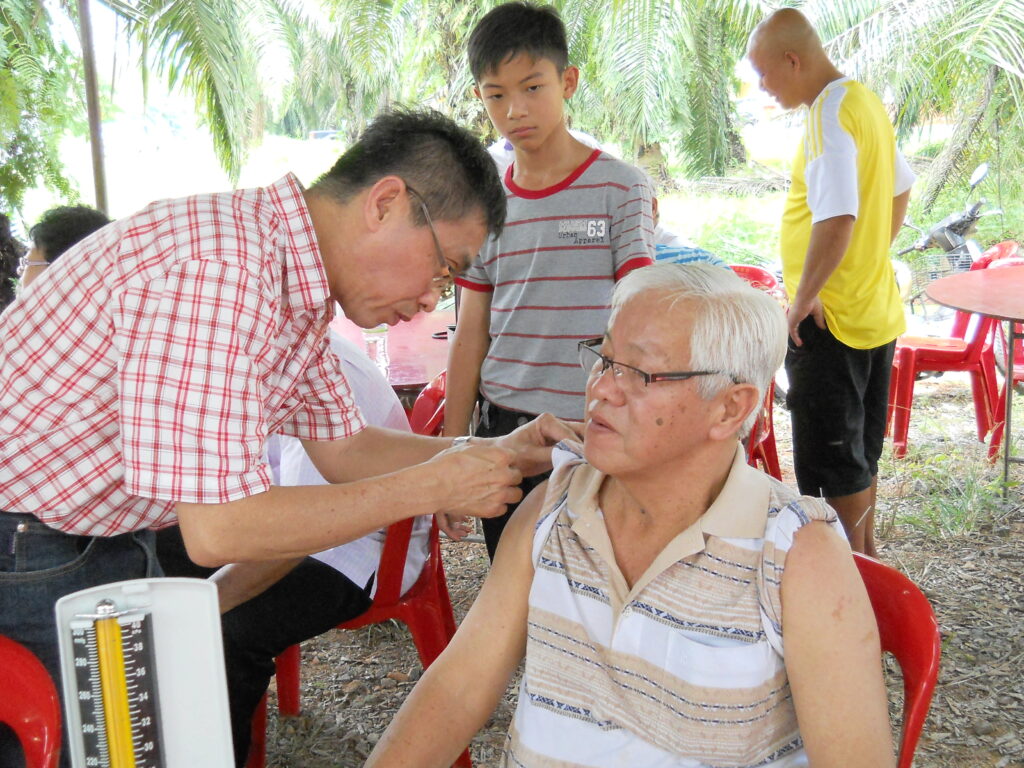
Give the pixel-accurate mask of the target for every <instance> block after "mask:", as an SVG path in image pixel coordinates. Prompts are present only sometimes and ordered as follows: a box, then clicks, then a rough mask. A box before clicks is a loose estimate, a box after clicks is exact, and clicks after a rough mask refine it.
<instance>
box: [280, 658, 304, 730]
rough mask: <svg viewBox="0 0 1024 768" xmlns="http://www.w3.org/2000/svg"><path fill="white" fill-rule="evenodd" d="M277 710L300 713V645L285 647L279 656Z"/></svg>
mask: <svg viewBox="0 0 1024 768" xmlns="http://www.w3.org/2000/svg"><path fill="white" fill-rule="evenodd" d="M276 667H277V673H276V674H277V711H278V712H280V713H281V714H282V715H289V716H292V717H294V716H296V715H298V714H299V675H300V667H299V646H297V645H292V646H289V647H288V648H285V650H284V652H283V653H282V654H281V655H280V656H278V657H277V664H276Z"/></svg>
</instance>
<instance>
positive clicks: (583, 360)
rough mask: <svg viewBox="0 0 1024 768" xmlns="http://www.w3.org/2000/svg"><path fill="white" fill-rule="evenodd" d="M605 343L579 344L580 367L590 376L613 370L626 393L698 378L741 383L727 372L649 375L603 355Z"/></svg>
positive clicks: (679, 372)
mask: <svg viewBox="0 0 1024 768" xmlns="http://www.w3.org/2000/svg"><path fill="white" fill-rule="evenodd" d="M603 343H604V338H603V337H598V338H596V339H584V340H583V341H581V342H579V344H578V345H577V346H578V347H579V360H580V367H582V368H583V370H584V371H586V372H587V374H588V375H590V376H600V375H602V374H603V373H604V372H605V371H607V370H608V369H609V368H611V371H612V376H614V377H615V381H616V382H617V383H618V384H619V386H620V387H622V389H623V390H625V391H632V392H636V391H643V390H644V389H646V388H647V387H648V386H649V385H650V384H654V383H656V382H659V381H686V380H687V379H693V378H697V377H698V376H728V377H729V378H730V379H731V380H732V382H733V383H734V384H737V383H739V382H738V381H737V379H736V377H735V376H732V375H730V374H728V373H725V371H663V372H660V373H648V372H647V371H642V370H640V369H639V368H635V367H634V366H632V365H626V364H625V363H620V362H618V361H616V360H612V359H611V358H610V357H606V356H605V355H602V354H601V353H600V352H599V351H598V349H597V348H598V347H600V346H601V345H602V344H603Z"/></svg>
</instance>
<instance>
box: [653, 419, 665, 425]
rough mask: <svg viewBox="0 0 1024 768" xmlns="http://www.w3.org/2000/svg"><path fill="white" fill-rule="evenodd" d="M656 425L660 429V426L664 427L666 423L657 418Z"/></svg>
mask: <svg viewBox="0 0 1024 768" xmlns="http://www.w3.org/2000/svg"><path fill="white" fill-rule="evenodd" d="M654 423H655V424H657V425H658V426H659V427H660V426H662V425H663V424H664V423H665V421H664V419H661V418H657V419H655V420H654Z"/></svg>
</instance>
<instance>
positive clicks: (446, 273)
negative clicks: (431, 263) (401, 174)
mask: <svg viewBox="0 0 1024 768" xmlns="http://www.w3.org/2000/svg"><path fill="white" fill-rule="evenodd" d="M405 188H406V190H408V192H409V194H410V195H412V196H413V197H415V198H416V202H418V203H419V204H420V210H421V211H423V218H424V219H426V220H427V227H429V229H430V236H431V237H433V238H434V248H435V249H436V253H437V263H438V264H439V265H440V267H441V271H442V273H443V274H441V275H438V276H437V277H435V278H434V285H435V286H437V287H438V288H439V289H440V290H441V292H442V293H444V292H445V291H446V290H448V288H450V287H451V285H452V283H453V281H454V278H453V277H452V270H451V267H449V266H448V260H447V259H446V258H445V257H444V248H442V247H441V238H439V237H438V236H437V230H436V229H434V220H433V219H432V218H431V216H430V210H429V209H428V208H427V204H426V202H424V200H423V196H422V195H421V194H420V193H419V192H417V191H416V190H415V189H413V188H412V187H411V186H409V184H408V183H406V185H405Z"/></svg>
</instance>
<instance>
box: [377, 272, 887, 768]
mask: <svg viewBox="0 0 1024 768" xmlns="http://www.w3.org/2000/svg"><path fill="white" fill-rule="evenodd" d="M785 339H786V321H785V318H784V315H783V312H782V309H781V308H780V307H779V305H778V304H777V303H776V302H775V300H774V299H772V298H771V297H770V296H768V295H767V294H766V293H764V292H762V291H759V290H757V289H756V288H753V287H751V286H749V285H747V284H746V283H745V282H744V281H743V280H741V279H740V278H739V277H737V276H736V275H734V274H733V273H732V272H731V271H730V270H725V269H721V268H720V267H714V266H710V265H703V264H695V265H690V266H684V265H677V264H659V265H656V266H652V267H647V268H645V269H641V270H637V271H635V272H632V273H630V274H629V275H628V276H627V277H626V278H624V279H623V280H622V281H621V282H620V283H619V284H618V285H617V286H616V289H615V296H614V299H613V309H612V315H611V321H610V324H609V326H608V330H607V332H606V333H605V334H604V336H603V337H602V338H599V339H594V340H592V341H589V342H584V343H583V344H581V345H580V347H581V348H580V363H581V365H582V366H583V368H584V369H585V370H586V371H588V378H587V415H586V422H585V427H584V431H583V445H582V446H580V445H579V444H578V443H573V442H565V443H562V444H561V445H559V446H558V447H556V449H555V462H554V463H555V469H554V471H553V473H552V476H551V479H550V481H549V482H548V483H547V485H546V487H545V486H541V487H538V488H537V489H536V490H535V491H533V493H531V494H530V496H529V497H528V498H527V499H526V500H525V501H524V502H523V503H522V504H520V505H519V509H518V510H517V511H516V513H515V515H514V516H513V519H512V521H511V522H510V523H509V525H508V527H507V528H506V530H505V535H504V536H503V537H502V540H501V543H500V544H499V546H498V553H497V556H496V557H495V560H494V565H493V567H492V569H491V572H490V574H489V575H488V577H487V579H486V581H485V583H484V586H483V588H482V589H481V591H480V594H479V596H478V597H477V599H476V602H475V603H474V604H473V607H472V608H471V609H470V611H469V613H468V615H467V616H466V618H465V620H463V622H462V624H461V626H460V627H459V629H458V632H457V633H456V635H455V638H454V639H453V640H452V642H451V643H450V644H449V645H448V647H447V649H446V650H445V651H444V653H443V654H442V655H441V656H440V658H439V659H438V660H437V661H435V662H434V664H432V665H431V666H430V668H429V669H428V670H427V671H426V673H425V674H424V676H423V678H422V680H421V681H420V682H419V683H418V684H417V685H416V687H415V689H414V690H413V691H412V693H411V694H410V696H409V698H408V699H407V700H406V702H405V704H404V705H403V706H402V708H401V710H400V711H399V712H398V714H397V715H396V717H395V719H394V721H393V722H392V723H391V725H390V726H389V728H388V729H387V731H386V732H385V733H384V736H383V737H382V738H381V740H380V741H379V743H378V744H377V746H376V749H375V750H374V752H373V753H372V754H371V756H370V759H369V762H368V763H367V766H368V768H398V767H399V766H400V767H401V768H409V767H410V766H415V768H431V767H439V766H448V765H450V764H451V763H452V761H453V760H454V759H455V757H456V756H457V755H458V754H459V752H460V750H462V748H463V747H464V746H465V745H466V743H467V742H468V741H469V740H470V739H471V738H472V737H473V735H474V734H475V733H476V732H477V731H478V730H479V729H480V728H481V727H483V726H484V725H485V723H486V722H487V720H488V718H489V717H490V716H491V713H492V712H493V710H494V708H495V706H496V705H497V703H498V702H499V701H500V700H501V698H502V696H503V695H504V694H505V690H506V686H507V685H508V683H509V680H510V678H511V677H512V675H513V674H514V673H515V671H516V669H517V668H518V667H519V664H520V661H521V660H522V659H523V658H524V656H525V665H524V666H523V674H522V682H521V684H520V688H519V698H518V702H517V705H516V710H515V714H514V715H513V720H512V723H511V724H510V726H509V732H508V737H507V739H506V742H505V751H504V756H503V760H502V761H501V762H500V765H502V766H522V765H529V766H540V765H572V766H581V767H583V766H587V767H590V768H599V767H601V766H608V767H609V768H610V767H611V766H616V767H618V766H641V765H644V766H647V765H657V766H679V768H683V767H684V766H687V767H692V768H696V767H697V766H731V767H732V768H752V767H753V766H759V767H761V768H782V766H785V767H786V768H793V766H807V765H811V766H814V767H815V768H886V767H887V766H888V767H890V768H891V766H893V765H894V759H893V746H892V736H891V734H890V726H889V712H888V704H887V698H886V689H885V683H884V680H883V677H882V665H881V650H880V645H879V638H878V631H877V626H876V624H875V618H874V613H873V612H872V608H871V604H870V601H869V599H868V595H867V592H866V590H865V588H864V584H863V582H862V581H861V578H860V574H859V572H858V570H857V567H856V565H855V563H854V561H853V558H852V556H851V554H850V547H849V544H848V543H847V541H846V538H845V536H844V534H843V530H842V527H841V525H840V523H839V521H838V519H837V517H836V514H835V512H834V511H833V510H832V509H831V508H830V507H828V506H827V505H826V504H825V503H824V502H823V501H822V500H821V499H818V498H814V497H810V496H798V495H797V494H796V492H794V491H793V490H791V489H790V488H788V487H787V486H786V485H784V484H783V483H780V482H779V481H777V480H775V479H773V478H772V477H770V476H769V475H767V474H765V473H763V472H760V471H758V470H756V469H754V468H752V467H750V466H748V465H747V463H746V461H745V460H744V452H743V448H742V445H741V443H740V438H742V437H743V436H744V435H745V434H746V433H748V432H749V430H750V427H751V424H752V423H753V420H754V418H755V416H756V412H757V409H758V407H759V405H760V403H761V400H762V397H763V395H764V391H765V389H766V387H767V386H768V384H769V383H770V382H771V380H772V376H773V375H774V373H775V371H776V369H777V368H778V366H779V364H780V363H781V362H782V357H783V354H784V350H785V343H786V342H785Z"/></svg>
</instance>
